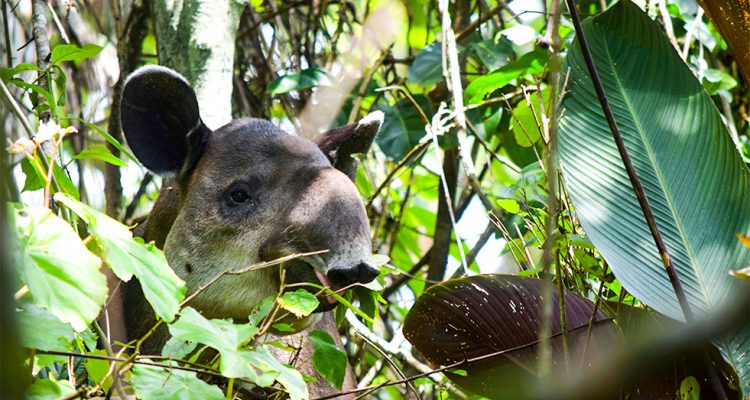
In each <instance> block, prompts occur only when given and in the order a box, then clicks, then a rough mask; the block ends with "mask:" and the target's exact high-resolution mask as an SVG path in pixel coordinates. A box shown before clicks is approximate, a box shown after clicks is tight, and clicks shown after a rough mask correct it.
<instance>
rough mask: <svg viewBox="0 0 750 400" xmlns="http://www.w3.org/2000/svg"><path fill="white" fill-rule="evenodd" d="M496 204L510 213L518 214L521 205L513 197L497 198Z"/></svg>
mask: <svg viewBox="0 0 750 400" xmlns="http://www.w3.org/2000/svg"><path fill="white" fill-rule="evenodd" d="M497 205H499V206H500V207H501V208H502V209H503V210H505V211H507V212H509V213H511V214H518V212H519V211H521V205H519V204H518V202H517V201H515V200H513V199H499V200H498V201H497Z"/></svg>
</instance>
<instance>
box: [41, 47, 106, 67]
mask: <svg viewBox="0 0 750 400" xmlns="http://www.w3.org/2000/svg"><path fill="white" fill-rule="evenodd" d="M100 51H102V47H101V46H97V45H95V44H91V43H87V44H84V45H83V47H78V46H76V45H74V44H58V45H57V46H55V47H54V48H53V49H52V62H53V63H61V62H63V61H81V60H84V59H86V58H94V57H96V56H97V55H98V54H99V52H100Z"/></svg>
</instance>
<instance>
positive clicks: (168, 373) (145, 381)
mask: <svg viewBox="0 0 750 400" xmlns="http://www.w3.org/2000/svg"><path fill="white" fill-rule="evenodd" d="M132 382H133V389H134V390H135V394H136V396H138V398H139V399H143V400H151V399H154V400H223V399H224V394H223V393H222V392H221V389H219V388H218V387H217V386H215V385H209V384H208V383H206V382H203V381H202V380H200V379H198V377H197V376H196V374H195V372H192V371H183V370H179V369H172V368H170V367H169V365H164V366H156V365H155V366H150V365H143V364H136V365H135V366H134V367H133V374H132Z"/></svg>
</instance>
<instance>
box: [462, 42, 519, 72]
mask: <svg viewBox="0 0 750 400" xmlns="http://www.w3.org/2000/svg"><path fill="white" fill-rule="evenodd" d="M471 47H472V48H473V49H474V54H476V55H477V57H479V59H480V60H481V61H482V64H484V66H485V67H487V69H489V70H490V71H494V70H496V69H498V68H500V67H503V66H505V65H506V64H508V61H510V59H511V58H512V57H513V56H514V54H515V53H514V52H513V45H512V44H511V43H510V42H509V41H508V40H507V39H505V38H501V39H500V40H499V41H495V40H493V39H486V40H482V41H481V42H476V43H472V45H471Z"/></svg>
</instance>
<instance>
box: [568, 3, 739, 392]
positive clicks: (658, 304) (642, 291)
mask: <svg viewBox="0 0 750 400" xmlns="http://www.w3.org/2000/svg"><path fill="white" fill-rule="evenodd" d="M583 28H584V32H585V34H586V38H587V40H588V42H589V45H590V47H591V52H592V55H593V58H594V62H595V63H596V67H597V70H598V73H599V75H600V76H601V79H602V84H603V86H604V89H605V91H606V93H607V96H608V99H609V103H610V105H611V108H612V110H613V112H614V116H615V118H616V120H617V124H618V126H619V129H620V132H621V134H622V137H623V140H624V143H625V145H626V147H627V150H628V153H629V155H630V158H631V159H632V162H633V166H634V167H635V170H636V171H637V173H638V176H639V177H640V181H641V183H642V184H643V189H644V191H645V193H646V195H647V197H648V200H649V203H650V205H651V208H652V211H653V213H654V217H655V219H656V223H657V225H658V227H659V229H660V231H661V234H662V236H663V238H664V242H665V244H666V247H667V249H668V250H669V253H670V256H671V259H672V261H673V263H674V266H675V268H676V270H677V273H678V275H679V279H680V281H681V283H682V288H683V290H684V292H685V295H686V297H687V299H688V302H689V304H690V307H691V309H692V311H693V313H694V314H695V315H696V316H697V318H702V317H704V316H706V315H708V314H709V313H710V312H712V311H715V310H718V309H719V308H720V307H722V306H724V305H727V304H731V302H732V301H733V300H734V299H736V293H739V292H742V291H746V290H747V287H746V286H745V287H743V286H742V285H744V284H745V283H743V282H742V281H741V280H738V279H734V278H732V276H730V274H729V271H730V270H735V269H739V268H744V267H746V266H748V265H750V249H747V248H745V247H744V246H742V244H741V243H740V242H739V241H738V240H737V239H736V238H735V234H736V233H738V232H739V233H742V234H748V233H749V232H750V207H748V204H750V172H748V169H747V166H746V165H744V164H743V162H742V159H741V157H740V155H739V154H738V152H737V150H736V148H735V146H734V144H733V142H732V139H731V137H730V135H729V133H728V131H727V128H726V127H725V126H724V124H723V123H722V120H721V115H720V114H719V112H718V110H717V109H716V106H715V105H714V104H713V102H712V100H711V98H710V97H709V96H708V95H707V94H706V92H705V91H704V90H703V88H702V87H701V85H700V83H699V82H698V80H697V79H696V78H695V77H694V76H693V74H692V72H691V71H690V69H689V68H688V66H687V65H685V63H684V62H683V61H682V59H681V58H680V57H679V55H678V54H677V53H676V52H675V49H674V48H673V47H672V45H671V43H670V42H669V40H667V38H666V37H665V36H664V33H663V31H662V28H661V27H660V26H659V24H658V23H656V22H654V21H652V20H651V19H650V18H649V17H648V16H647V15H646V14H645V13H644V12H643V11H641V10H640V8H638V6H637V5H635V4H634V3H632V2H629V1H621V2H618V3H617V4H615V5H614V6H613V7H611V8H610V9H609V10H607V11H606V12H604V13H602V14H601V15H599V16H596V17H593V18H590V19H587V20H585V21H584V23H583ZM563 69H564V70H566V71H570V76H569V78H568V82H569V84H568V86H567V88H566V90H567V95H566V96H565V98H564V100H563V102H562V104H561V110H560V112H561V116H562V117H561V119H560V130H559V132H560V140H559V143H560V147H559V151H560V166H561V170H562V172H563V175H564V177H565V181H566V183H567V188H568V192H569V194H570V198H571V200H572V203H573V205H574V206H575V209H576V214H577V215H578V218H579V219H580V221H581V225H582V226H583V228H584V229H585V231H586V233H587V234H588V235H589V237H590V239H591V241H592V242H593V243H594V244H595V245H596V247H597V249H598V250H599V251H600V252H601V254H602V255H603V256H604V258H605V259H606V260H607V262H608V263H609V265H610V266H611V268H612V271H613V272H614V274H615V276H616V277H617V278H618V279H619V281H620V282H621V283H622V286H623V287H624V288H625V289H627V291H628V292H630V293H632V294H633V295H634V296H635V297H636V298H638V299H639V300H641V301H642V302H643V303H645V304H646V305H648V306H650V307H652V308H653V309H655V310H657V311H659V312H661V313H663V314H665V315H667V316H670V317H672V318H675V319H679V320H684V316H683V313H682V310H681V308H680V305H679V303H678V301H677V297H676V295H675V291H674V289H673V287H672V285H671V283H670V280H669V278H668V277H667V274H666V272H665V270H664V267H663V266H662V262H661V258H660V256H659V252H658V251H657V249H656V246H655V244H654V240H653V239H652V236H651V233H650V231H649V228H648V225H647V223H646V221H645V218H644V217H643V212H642V211H641V208H640V206H639V204H638V201H637V200H636V197H635V194H634V192H633V189H632V186H631V184H630V182H629V180H628V177H627V174H626V172H625V168H624V166H623V163H622V160H621V159H620V157H619V154H618V151H617V149H616V146H615V143H614V140H613V139H612V136H611V134H610V130H609V127H608V125H607V122H606V120H605V118H604V115H603V113H602V111H601V108H600V107H599V106H598V105H592V102H594V101H595V100H594V99H596V95H595V93H594V88H593V86H592V84H591V78H590V77H589V74H588V72H587V69H586V66H585V62H584V58H583V54H582V52H581V50H580V47H579V45H578V42H574V43H573V44H572V46H571V47H570V51H569V53H568V57H567V60H566V65H565V66H564V67H563ZM716 343H717V345H719V347H720V349H721V351H722V353H723V355H724V357H725V359H726V360H727V362H729V364H731V365H732V366H733V367H734V368H735V369H736V370H737V373H738V375H739V377H740V382H741V385H742V387H743V391H744V392H745V393H749V392H750V363H748V362H747V359H746V355H747V354H748V353H749V352H750V326H745V327H743V328H740V329H739V331H737V332H728V333H727V334H725V335H723V336H722V337H720V338H717V341H716Z"/></svg>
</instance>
